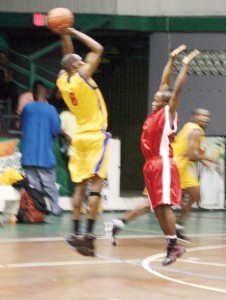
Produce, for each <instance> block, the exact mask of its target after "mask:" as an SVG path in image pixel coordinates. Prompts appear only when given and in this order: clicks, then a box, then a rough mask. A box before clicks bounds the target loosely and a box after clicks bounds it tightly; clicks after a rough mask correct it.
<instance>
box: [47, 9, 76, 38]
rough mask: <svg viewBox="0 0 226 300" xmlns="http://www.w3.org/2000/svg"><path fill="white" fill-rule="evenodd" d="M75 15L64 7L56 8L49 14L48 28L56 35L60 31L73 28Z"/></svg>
mask: <svg viewBox="0 0 226 300" xmlns="http://www.w3.org/2000/svg"><path fill="white" fill-rule="evenodd" d="M73 24H74V15H73V13H72V12H71V11H70V10H69V9H67V8H63V7H56V8H53V9H51V10H49V11H48V13H47V27H48V28H49V29H50V30H51V31H53V32H54V33H58V32H59V31H60V29H63V28H67V27H73Z"/></svg>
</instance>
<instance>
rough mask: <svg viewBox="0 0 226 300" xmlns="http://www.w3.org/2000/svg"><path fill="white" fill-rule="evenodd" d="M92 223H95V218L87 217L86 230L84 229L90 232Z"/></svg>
mask: <svg viewBox="0 0 226 300" xmlns="http://www.w3.org/2000/svg"><path fill="white" fill-rule="evenodd" d="M94 223H95V220H92V219H87V230H86V232H88V233H92V231H93V226H94Z"/></svg>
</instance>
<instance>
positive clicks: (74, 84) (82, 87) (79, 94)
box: [56, 72, 108, 133]
mask: <svg viewBox="0 0 226 300" xmlns="http://www.w3.org/2000/svg"><path fill="white" fill-rule="evenodd" d="M56 83H57V86H58V88H59V90H60V92H61V95H62V98H63V99H64V101H65V103H66V104H67V106H68V108H69V109H70V111H71V112H72V113H73V114H74V115H75V117H76V129H75V133H82V132H95V131H100V130H106V129H107V126H108V122H107V117H108V115H107V109H106V105H105V102H104V99H103V96H102V94H101V92H100V90H99V88H98V86H97V84H96V83H95V81H94V80H93V79H92V78H90V79H86V78H84V77H82V76H81V75H80V74H79V73H76V74H75V75H73V76H72V77H70V78H69V77H68V74H67V72H61V73H60V75H59V77H58V79H57V82H56Z"/></svg>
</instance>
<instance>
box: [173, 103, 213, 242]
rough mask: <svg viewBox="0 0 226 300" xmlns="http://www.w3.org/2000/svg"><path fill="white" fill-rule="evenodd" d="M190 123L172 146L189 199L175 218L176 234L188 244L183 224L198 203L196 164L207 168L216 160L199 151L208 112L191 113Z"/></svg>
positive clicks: (208, 116)
mask: <svg viewBox="0 0 226 300" xmlns="http://www.w3.org/2000/svg"><path fill="white" fill-rule="evenodd" d="M192 118H193V120H192V122H188V123H186V124H185V125H184V126H183V128H182V129H181V130H180V131H179V133H178V134H177V135H176V137H175V139H174V141H173V143H172V146H173V159H174V161H175V162H176V164H177V167H178V170H179V174H180V185H181V188H182V190H183V191H185V192H186V193H187V194H188V196H189V198H188V201H186V203H185V204H184V205H183V203H182V208H181V213H180V215H179V217H178V218H177V223H176V233H177V238H178V239H180V240H183V241H185V242H186V241H187V242H189V239H188V238H187V237H186V236H185V235H184V232H183V231H184V222H185V219H186V217H187V215H188V214H189V212H190V211H191V207H192V205H193V204H194V203H197V204H198V203H199V201H200V182H199V178H198V168H197V162H198V161H200V162H201V163H202V164H204V165H205V166H207V167H208V165H209V163H213V162H215V161H216V160H215V159H214V158H212V157H209V156H206V155H205V154H204V152H203V151H202V149H201V142H202V140H203V139H204V137H205V128H206V126H207V125H208V124H209V121H210V112H209V111H208V110H206V109H202V108H197V109H195V110H194V111H193V113H192Z"/></svg>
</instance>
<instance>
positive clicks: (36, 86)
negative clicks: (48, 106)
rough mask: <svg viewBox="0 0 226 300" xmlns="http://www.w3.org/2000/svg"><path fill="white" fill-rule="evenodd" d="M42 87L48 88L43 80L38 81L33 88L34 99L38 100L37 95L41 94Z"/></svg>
mask: <svg viewBox="0 0 226 300" xmlns="http://www.w3.org/2000/svg"><path fill="white" fill-rule="evenodd" d="M40 87H43V88H46V86H45V84H44V83H43V82H42V81H41V80H36V81H35V82H34V83H33V88H32V93H33V96H34V99H36V98H37V94H38V92H39V88H40Z"/></svg>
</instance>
